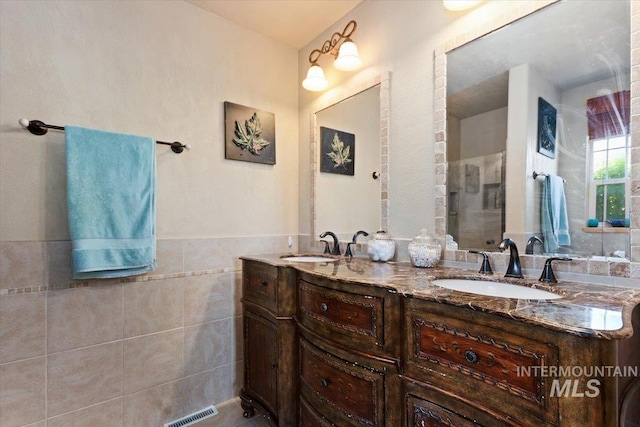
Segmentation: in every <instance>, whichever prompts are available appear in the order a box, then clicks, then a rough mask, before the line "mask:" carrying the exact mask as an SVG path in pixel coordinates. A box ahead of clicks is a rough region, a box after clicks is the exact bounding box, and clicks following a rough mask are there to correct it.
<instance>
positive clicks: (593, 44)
mask: <svg viewBox="0 0 640 427" xmlns="http://www.w3.org/2000/svg"><path fill="white" fill-rule="evenodd" d="M576 16H580V19H575V17H576ZM629 22H630V20H629V3H628V2H626V1H616V2H591V3H590V4H589V7H584V3H582V2H580V1H566V2H559V3H555V4H552V5H550V6H548V7H546V8H544V9H542V10H541V11H539V12H536V13H534V14H532V15H530V16H527V17H525V18H523V19H520V20H518V21H516V22H514V23H512V24H511V25H508V26H506V27H504V28H502V29H500V30H497V31H495V32H493V33H491V34H489V35H487V36H484V37H481V38H479V39H476V40H474V41H473V42H471V43H469V44H466V45H463V46H461V47H460V48H458V49H455V50H453V51H451V52H449V53H447V94H448V97H449V98H448V101H447V110H448V111H449V112H451V113H452V114H453V115H455V116H456V117H459V118H465V117H470V116H474V115H477V114H480V113H483V112H486V111H491V110H494V109H496V108H500V107H504V106H506V105H507V98H508V96H507V95H508V86H509V79H508V71H509V70H510V69H511V68H513V67H516V66H518V65H521V64H531V65H533V66H534V67H535V68H536V69H537V70H538V72H539V73H540V74H541V75H543V76H545V77H546V79H547V80H548V81H549V82H551V83H552V84H553V85H554V86H555V87H556V88H558V89H559V90H566V89H570V88H574V87H578V86H582V85H584V84H586V83H589V82H595V81H598V80H601V79H605V78H608V77H611V76H612V75H618V76H622V75H624V74H626V73H629V69H630V58H629V34H630V28H629Z"/></svg>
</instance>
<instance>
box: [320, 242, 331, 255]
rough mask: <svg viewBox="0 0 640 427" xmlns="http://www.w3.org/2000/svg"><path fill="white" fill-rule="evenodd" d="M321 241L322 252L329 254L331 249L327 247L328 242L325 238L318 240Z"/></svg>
mask: <svg viewBox="0 0 640 427" xmlns="http://www.w3.org/2000/svg"><path fill="white" fill-rule="evenodd" d="M320 241H321V242H322V243H324V252H323V253H325V254H331V249H329V242H327V241H326V240H320Z"/></svg>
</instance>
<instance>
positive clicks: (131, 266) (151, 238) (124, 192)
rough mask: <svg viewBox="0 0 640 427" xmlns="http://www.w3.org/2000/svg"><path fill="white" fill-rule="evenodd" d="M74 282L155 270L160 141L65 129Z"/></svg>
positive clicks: (70, 128) (96, 131)
mask: <svg viewBox="0 0 640 427" xmlns="http://www.w3.org/2000/svg"><path fill="white" fill-rule="evenodd" d="M65 134H66V154H67V208H68V215H69V233H70V235H71V243H72V261H73V278H74V279H91V278H110V277H125V276H133V275H136V274H142V273H144V272H147V271H150V270H153V269H155V268H156V236H155V234H156V233H155V228H156V225H155V192H156V157H155V141H154V140H153V139H151V138H147V137H141V136H133V135H123V134H118V133H113V132H105V131H99V130H93V129H85V128H79V127H75V126H65Z"/></svg>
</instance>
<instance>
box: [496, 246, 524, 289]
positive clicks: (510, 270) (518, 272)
mask: <svg viewBox="0 0 640 427" xmlns="http://www.w3.org/2000/svg"><path fill="white" fill-rule="evenodd" d="M507 248H509V251H510V255H509V266H508V267H507V273H506V274H505V275H504V277H515V278H518V279H522V278H523V277H524V276H523V275H522V267H521V266H520V256H519V255H518V248H517V246H516V243H515V242H514V241H513V240H511V239H504V240H503V241H502V242H500V244H499V245H498V249H500V250H501V251H504V250H506V249H507Z"/></svg>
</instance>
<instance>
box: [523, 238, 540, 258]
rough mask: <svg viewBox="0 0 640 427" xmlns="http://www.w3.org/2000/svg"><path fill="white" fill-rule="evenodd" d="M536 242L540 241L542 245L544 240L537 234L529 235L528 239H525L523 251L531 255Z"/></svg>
mask: <svg viewBox="0 0 640 427" xmlns="http://www.w3.org/2000/svg"><path fill="white" fill-rule="evenodd" d="M536 242H538V243H540V244H541V245H543V246H544V242H543V241H542V239H540V238H539V237H538V236H531V237H529V240H527V246H526V247H525V250H524V253H525V254H526V255H533V249H534V247H535V245H536Z"/></svg>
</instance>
